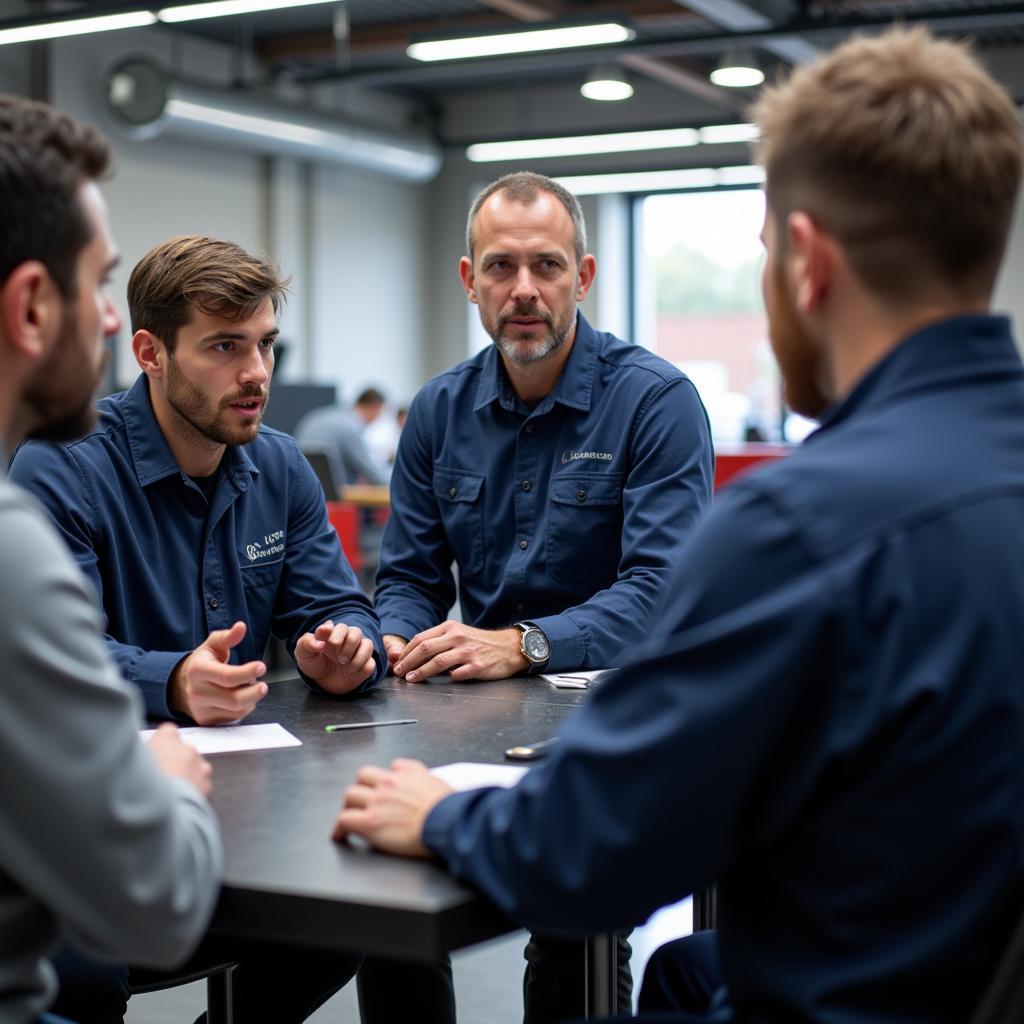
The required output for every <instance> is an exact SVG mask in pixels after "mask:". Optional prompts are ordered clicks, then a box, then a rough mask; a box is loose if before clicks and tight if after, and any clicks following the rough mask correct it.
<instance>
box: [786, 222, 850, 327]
mask: <svg viewBox="0 0 1024 1024" xmlns="http://www.w3.org/2000/svg"><path fill="white" fill-rule="evenodd" d="M786 235H787V238H786V241H787V250H786V251H787V257H786V260H787V263H788V267H787V272H788V273H789V274H790V277H791V280H792V282H793V286H794V287H793V296H794V301H795V302H796V307H797V309H799V310H800V311H801V312H803V313H813V312H816V310H817V309H818V307H819V305H820V304H821V301H822V299H823V298H824V297H825V296H826V295H827V294H828V292H829V289H830V288H831V285H832V281H833V279H834V277H835V272H836V257H837V255H838V252H837V250H836V240H835V238H833V237H832V235H830V234H829V233H828V232H827V231H826V230H825V229H824V228H823V227H822V226H821V225H820V224H819V223H818V222H817V221H816V220H815V219H814V218H813V217H812V216H811V215H810V214H809V213H806V212H805V211H803V210H795V211H794V212H793V213H791V214H790V215H789V216H788V217H787V218H786Z"/></svg>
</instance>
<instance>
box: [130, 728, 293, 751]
mask: <svg viewBox="0 0 1024 1024" xmlns="http://www.w3.org/2000/svg"><path fill="white" fill-rule="evenodd" d="M179 731H180V734H181V739H182V742H184V743H187V744H188V745H189V746H190V747H195V748H196V750H198V751H199V753H200V754H228V753H232V752H237V751H241V750H274V749H276V748H278V747H301V746H302V740H300V739H299V738H298V737H297V736H293V735H292V734H291V733H290V732H289V731H288V730H287V729H285V728H284V727H283V726H281V725H278V724H277V722H269V723H267V724H266V725H218V726H209V727H204V726H199V725H194V726H189V727H187V728H185V729H181V730H179ZM154 732H156V730H155V729H144V730H143V731H142V732H140V733H139V735H140V736H141V737H142V738H143V739H144V740H146V741H148V740H149V739H150V737H151V736H152V735H153V733H154Z"/></svg>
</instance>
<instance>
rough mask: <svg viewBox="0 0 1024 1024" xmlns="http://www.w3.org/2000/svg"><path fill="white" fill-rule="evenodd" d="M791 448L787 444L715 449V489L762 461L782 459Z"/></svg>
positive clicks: (748, 445) (746, 445)
mask: <svg viewBox="0 0 1024 1024" xmlns="http://www.w3.org/2000/svg"><path fill="white" fill-rule="evenodd" d="M792 450H793V446H792V445H788V444H761V443H759V444H737V445H724V446H722V447H721V448H718V449H717V450H716V451H715V490H716V491H717V490H718V488H719V487H722V486H724V485H725V484H727V483H728V482H729V481H730V480H734V479H736V478H737V477H740V476H743V474H744V473H749V472H750V471H751V470H752V469H755V468H756V467H757V466H759V465H761V464H762V463H764V462H774V461H775V460H776V459H784V458H785V457H786V456H787V455H788V454H789V453H790V452H791V451H792Z"/></svg>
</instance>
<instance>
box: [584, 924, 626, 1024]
mask: <svg viewBox="0 0 1024 1024" xmlns="http://www.w3.org/2000/svg"><path fill="white" fill-rule="evenodd" d="M618 948H619V947H618V943H617V942H616V941H615V936H614V935H612V934H610V933H607V932H606V933H604V934H602V935H591V936H588V938H587V940H586V977H587V992H586V1002H585V1004H584V1006H585V1007H586V1012H585V1016H586V1018H587V1020H590V1019H592V1018H594V1017H611V1016H613V1015H614V1014H615V1013H616V1012H618V1010H617V1008H618V1003H619V998H618V997H619V971H618V967H619V965H618Z"/></svg>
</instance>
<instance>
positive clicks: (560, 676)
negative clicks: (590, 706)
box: [541, 668, 614, 690]
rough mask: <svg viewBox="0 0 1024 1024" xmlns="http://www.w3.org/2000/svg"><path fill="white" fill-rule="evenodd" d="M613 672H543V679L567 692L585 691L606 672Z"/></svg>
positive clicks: (604, 670) (602, 669)
mask: <svg viewBox="0 0 1024 1024" xmlns="http://www.w3.org/2000/svg"><path fill="white" fill-rule="evenodd" d="M612 671H614V669H610V668H598V669H593V670H592V671H586V672H583V671H580V672H543V673H541V679H546V680H547V681H548V682H549V683H551V684H552V685H553V686H559V687H563V688H564V689H567V690H585V689H587V687H588V686H589V685H590V684H591V683H593V682H596V681H597V680H598V679H599V678H600V677H601V676H603V675H604V674H605V673H606V672H612Z"/></svg>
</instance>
